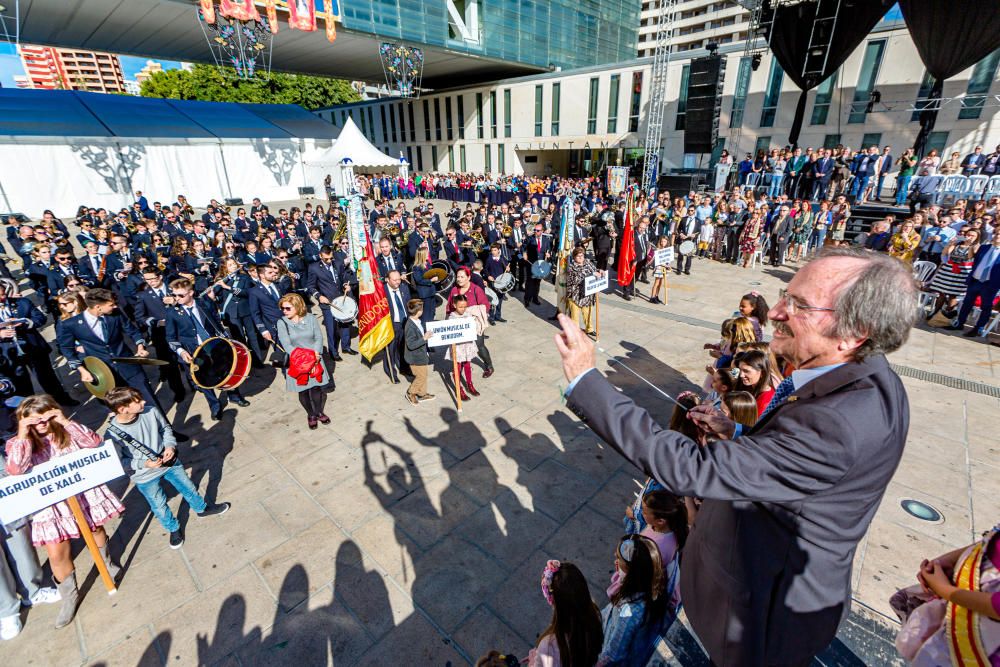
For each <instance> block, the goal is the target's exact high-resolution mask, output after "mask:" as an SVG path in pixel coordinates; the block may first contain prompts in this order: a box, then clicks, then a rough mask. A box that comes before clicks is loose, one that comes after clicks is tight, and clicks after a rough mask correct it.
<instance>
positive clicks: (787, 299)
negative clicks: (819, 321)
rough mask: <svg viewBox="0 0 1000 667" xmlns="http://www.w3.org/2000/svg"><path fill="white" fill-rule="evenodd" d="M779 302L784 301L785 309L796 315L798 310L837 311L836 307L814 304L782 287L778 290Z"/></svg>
mask: <svg viewBox="0 0 1000 667" xmlns="http://www.w3.org/2000/svg"><path fill="white" fill-rule="evenodd" d="M778 302H779V303H781V302H784V304H785V310H787V311H788V314H789V315H795V313H797V312H800V311H801V312H828V313H832V312H835V310H836V309H834V308H823V307H821V306H812V305H810V304H808V303H806V302H805V301H803V300H802V299H800V298H798V297H797V296H792V295H791V294H789V293H788V290H786V289H782V290H778Z"/></svg>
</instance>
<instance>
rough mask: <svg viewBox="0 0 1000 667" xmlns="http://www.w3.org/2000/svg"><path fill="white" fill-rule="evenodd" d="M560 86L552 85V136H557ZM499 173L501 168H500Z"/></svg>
mask: <svg viewBox="0 0 1000 667" xmlns="http://www.w3.org/2000/svg"><path fill="white" fill-rule="evenodd" d="M561 88H562V87H561V86H560V85H559V84H558V83H553V84H552V136H553V137H558V136H559V93H560V91H561ZM500 171H501V173H502V172H503V167H501V168H500Z"/></svg>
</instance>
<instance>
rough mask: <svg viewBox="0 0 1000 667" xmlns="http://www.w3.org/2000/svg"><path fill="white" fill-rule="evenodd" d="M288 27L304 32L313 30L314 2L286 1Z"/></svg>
mask: <svg viewBox="0 0 1000 667" xmlns="http://www.w3.org/2000/svg"><path fill="white" fill-rule="evenodd" d="M288 27H289V28H291V29H293V30H304V31H306V32H312V31H313V30H315V29H316V3H315V0H288Z"/></svg>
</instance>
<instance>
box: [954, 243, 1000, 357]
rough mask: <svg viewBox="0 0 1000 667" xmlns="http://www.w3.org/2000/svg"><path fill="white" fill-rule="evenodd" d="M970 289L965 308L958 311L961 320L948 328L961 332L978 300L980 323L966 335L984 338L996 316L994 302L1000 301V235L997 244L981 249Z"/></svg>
mask: <svg viewBox="0 0 1000 667" xmlns="http://www.w3.org/2000/svg"><path fill="white" fill-rule="evenodd" d="M966 285H968V288H967V289H966V290H965V298H964V299H962V307H961V308H959V309H958V317H957V318H956V319H955V321H954V322H952V323H951V326H948V327H946V328H947V329H951V330H953V331H961V330H962V329H963V328H964V327H965V320H966V319H967V318H968V317H969V313H970V312H972V307H973V306H974V305H975V303H976V298H977V297H978V298H979V319H978V320H976V325H975V326H974V327H972V328H971V329H969V330H968V331H966V332H965V334H964V335H965V336H967V337H969V338H973V337H976V336H982V335H983V331H984V329H985V327H986V323H987V322H989V321H990V316H992V315H993V300H994V299H996V297H997V292H1000V234H994V235H993V243H991V244H989V245H986V244H985V243H984V244H983V245H981V246H979V250H977V251H976V256H975V259H973V261H972V271H971V272H970V273H969V277H968V278H966Z"/></svg>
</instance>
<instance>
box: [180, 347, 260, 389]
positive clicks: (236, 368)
mask: <svg viewBox="0 0 1000 667" xmlns="http://www.w3.org/2000/svg"><path fill="white" fill-rule="evenodd" d="M250 362H251V359H250V348H248V347H247V346H246V345H244V344H243V343H241V342H239V341H238V340H229V339H227V338H222V337H220V336H216V337H214V338H209V339H208V340H206V341H205V342H204V343H202V344H201V345H199V346H198V349H197V350H195V351H194V354H193V355H192V359H191V369H190V370H191V381H192V382H193V383H194V385H195V386H196V387H198V388H199V389H236V388H237V387H239V386H240V385H241V384H243V381H244V380H246V379H247V377H249V376H250Z"/></svg>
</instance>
